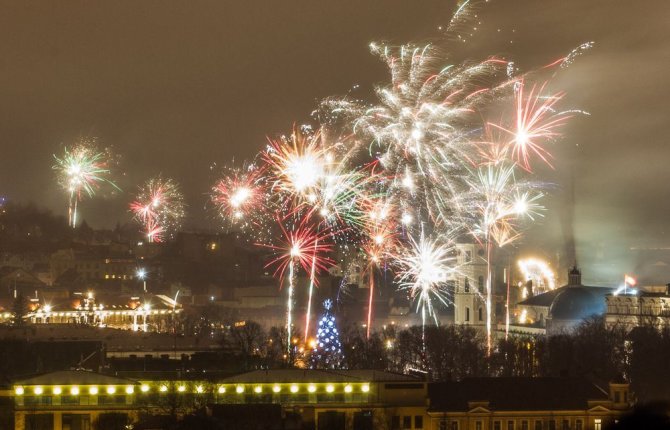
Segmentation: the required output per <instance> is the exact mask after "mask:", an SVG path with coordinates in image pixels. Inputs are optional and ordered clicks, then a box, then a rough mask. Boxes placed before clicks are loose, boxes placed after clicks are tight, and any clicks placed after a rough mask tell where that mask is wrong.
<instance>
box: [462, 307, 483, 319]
mask: <svg viewBox="0 0 670 430" xmlns="http://www.w3.org/2000/svg"><path fill="white" fill-rule="evenodd" d="M477 314H478V315H477V316H478V318H479V321H484V309H483V308H479V309H478V310H477ZM465 321H470V308H465Z"/></svg>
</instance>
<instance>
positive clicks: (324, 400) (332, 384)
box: [7, 369, 430, 430]
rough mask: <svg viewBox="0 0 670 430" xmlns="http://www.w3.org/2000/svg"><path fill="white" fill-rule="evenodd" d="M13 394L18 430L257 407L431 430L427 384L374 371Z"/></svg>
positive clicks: (348, 422) (121, 383) (356, 425)
mask: <svg viewBox="0 0 670 430" xmlns="http://www.w3.org/2000/svg"><path fill="white" fill-rule="evenodd" d="M7 394H8V395H10V396H12V397H13V398H14V404H15V429H16V430H24V429H31V430H52V429H53V430H63V429H65V428H70V429H74V428H78V429H87V428H88V429H90V428H92V427H91V423H94V422H95V421H96V420H98V419H100V417H101V416H102V415H104V414H110V413H117V414H124V415H125V416H126V417H127V418H128V419H129V420H130V421H136V420H137V418H138V416H139V414H140V412H144V413H155V414H160V413H164V411H165V410H166V409H170V408H172V410H175V411H178V412H179V413H186V412H188V411H193V410H195V409H198V408H201V407H204V406H207V408H208V409H209V410H210V411H213V412H214V413H216V410H217V409H220V408H221V407H228V408H231V407H233V406H238V407H240V408H248V406H249V405H256V406H257V408H258V409H259V410H261V409H263V407H264V405H280V406H281V408H282V410H284V411H285V412H286V413H287V414H298V415H299V419H300V421H301V422H302V423H303V424H304V425H306V426H307V427H312V426H313V427H312V428H316V429H326V428H328V429H338V430H339V429H341V430H345V429H374V428H380V426H382V428H383V427H386V428H393V427H394V423H398V425H397V426H395V428H398V429H400V428H401V426H400V423H406V422H410V423H411V426H410V427H409V428H412V429H417V430H420V429H428V428H430V427H429V421H428V416H427V411H426V404H427V397H426V395H427V384H426V383H425V382H423V381H421V380H417V379H415V378H412V377H410V376H406V375H400V374H394V373H388V372H380V371H372V370H360V371H358V370H349V371H347V370H342V371H325V370H296V369H285V370H259V371H254V372H248V373H243V374H241V375H237V376H233V377H229V378H224V379H221V380H217V381H205V380H201V381H199V380H130V379H125V378H117V377H111V376H106V375H101V374H97V373H94V372H88V371H83V370H76V371H63V372H53V373H49V374H45V375H40V376H37V377H34V378H28V379H23V380H19V381H16V382H15V383H14V384H13V386H12V389H11V390H10V391H9V392H7ZM210 413H212V412H210ZM287 414H285V415H287ZM75 422H76V423H77V424H76V425H74V424H72V423H75ZM297 428H300V427H297ZM402 428H405V427H402Z"/></svg>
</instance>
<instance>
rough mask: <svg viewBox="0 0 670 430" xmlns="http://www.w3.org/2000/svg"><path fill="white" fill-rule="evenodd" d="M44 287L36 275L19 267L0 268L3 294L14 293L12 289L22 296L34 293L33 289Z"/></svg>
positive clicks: (0, 284)
mask: <svg viewBox="0 0 670 430" xmlns="http://www.w3.org/2000/svg"><path fill="white" fill-rule="evenodd" d="M44 287H46V284H45V283H44V282H42V281H41V280H40V279H39V278H38V277H37V276H35V275H34V274H33V273H31V272H29V271H28V270H26V269H23V268H20V267H11V266H5V267H2V268H0V288H2V293H3V294H5V295H6V294H9V295H14V290H16V292H17V293H20V294H23V295H24V296H29V295H34V294H35V290H41V289H42V288H44Z"/></svg>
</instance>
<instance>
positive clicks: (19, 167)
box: [0, 0, 670, 282]
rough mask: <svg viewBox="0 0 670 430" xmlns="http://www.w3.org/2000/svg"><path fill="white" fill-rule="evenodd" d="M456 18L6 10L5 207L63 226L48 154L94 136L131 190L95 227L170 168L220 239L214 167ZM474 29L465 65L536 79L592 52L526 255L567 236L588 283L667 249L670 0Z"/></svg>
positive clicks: (513, 7)
mask: <svg viewBox="0 0 670 430" xmlns="http://www.w3.org/2000/svg"><path fill="white" fill-rule="evenodd" d="M453 8H454V4H453V2H451V1H447V0H441V1H436V0H421V1H419V0H417V1H407V0H365V1H361V0H338V1H329V2H326V1H314V0H311V1H307V0H305V1H293V0H286V1H268V0H266V1H259V0H243V1H222V0H218V1H215V0H212V1H199V0H190V1H180V2H177V1H165V0H161V1H138V0H131V1H113V2H112V1H107V2H102V1H83V0H82V1H62V2H25V1H20V0H16V1H10V2H8V1H0V11H1V12H0V142H1V143H0V145H1V148H2V152H1V153H0V194H3V195H5V196H6V197H7V198H9V199H10V200H16V201H24V202H25V201H35V202H38V203H39V204H40V205H43V206H46V207H48V208H49V209H51V210H53V211H54V212H57V213H62V214H65V213H66V199H65V196H64V195H63V193H62V192H61V191H60V189H59V188H58V186H57V184H56V182H55V176H54V172H53V171H52V169H51V165H52V164H53V158H52V154H53V153H55V152H59V151H60V150H61V145H62V144H67V143H70V142H72V141H73V140H74V139H76V138H77V137H78V136H82V135H93V136H97V137H98V138H99V139H100V141H101V143H102V144H103V145H105V146H109V145H111V146H113V148H114V150H115V151H116V152H117V153H119V154H120V155H121V156H122V159H121V172H122V175H123V176H120V177H119V178H118V183H119V185H120V186H121V188H123V189H124V191H126V193H125V194H120V195H116V196H108V197H104V198H99V199H96V200H86V201H84V203H83V204H82V205H81V206H80V208H81V211H82V216H83V218H84V219H86V220H87V222H88V223H89V224H91V225H93V226H96V227H105V226H113V225H114V224H115V223H116V222H117V221H121V222H126V221H128V220H129V219H130V214H128V212H127V210H126V208H127V203H128V201H129V199H130V194H129V193H133V192H134V191H135V189H136V186H137V184H139V183H141V182H143V181H144V180H146V179H148V178H149V177H151V176H155V175H156V174H158V173H162V174H163V175H165V176H169V177H172V178H174V179H176V180H177V181H179V182H180V183H181V184H182V186H183V190H184V192H185V194H186V196H187V201H188V203H189V207H190V214H191V216H190V218H189V221H188V225H189V226H191V227H199V228H204V227H213V226H214V225H215V223H214V221H213V216H212V214H211V213H209V214H208V213H207V212H205V211H204V210H203V207H204V205H205V202H206V195H205V194H206V193H207V192H208V188H209V186H210V185H211V184H212V182H213V180H214V179H215V173H216V172H215V171H212V170H210V167H211V166H212V165H213V163H217V164H218V165H222V164H226V163H230V161H231V160H232V159H235V160H236V161H241V160H243V159H248V158H250V157H251V156H253V155H254V154H255V153H256V152H257V151H258V150H259V149H261V148H262V147H263V146H264V145H265V136H267V135H274V134H276V133H278V132H283V131H287V130H289V129H290V127H291V125H292V124H293V122H296V121H297V122H298V123H303V122H307V121H309V120H310V116H309V115H310V112H311V111H312V110H313V109H314V107H315V106H316V104H317V103H318V101H319V100H320V99H322V98H324V97H326V96H329V95H342V94H345V93H347V92H348V91H349V90H350V89H351V88H352V86H354V85H360V90H358V92H357V93H356V95H357V96H358V97H362V98H367V97H369V96H370V94H371V92H372V88H373V86H374V84H375V83H377V82H383V81H385V80H386V78H387V76H386V70H385V66H384V64H382V63H381V62H380V61H379V60H378V59H377V58H376V57H375V56H373V55H371V54H370V53H369V51H368V44H369V42H371V41H374V40H386V41H390V42H393V43H397V44H400V43H403V42H408V41H421V40H424V39H426V38H434V37H436V36H438V34H439V33H438V31H437V27H438V26H439V25H442V24H445V23H446V22H447V21H448V20H449V18H450V16H451V13H452V11H453ZM480 18H481V21H482V25H481V27H480V28H479V29H478V30H477V32H476V33H475V36H474V37H473V38H472V40H471V41H470V43H469V46H468V48H467V51H466V53H467V54H468V55H469V56H471V57H472V58H473V59H481V58H483V57H485V56H488V55H491V54H498V55H502V56H505V57H509V58H513V59H515V60H516V61H517V65H519V66H520V67H521V68H522V69H531V68H534V67H536V66H541V65H544V64H547V63H549V62H551V61H552V60H554V59H556V58H558V57H560V56H562V55H565V53H567V52H568V51H570V50H571V49H572V48H574V47H575V46H577V45H579V44H580V43H582V42H585V41H590V40H593V41H595V43H596V45H595V47H594V48H593V49H592V50H590V51H589V52H588V53H587V54H585V55H583V56H582V57H580V58H579V59H578V60H577V61H576V63H575V64H574V65H573V66H572V67H571V68H570V69H568V70H565V71H562V72H561V73H560V74H559V75H558V76H557V77H556V79H555V80H554V81H553V83H552V88H554V89H564V90H566V91H567V93H568V95H567V97H566V98H565V105H569V106H572V107H576V108H580V109H584V110H586V111H588V112H590V113H591V115H590V116H588V117H586V116H585V117H579V118H576V119H574V120H572V121H571V122H570V124H569V126H568V127H566V128H565V138H564V139H563V140H562V141H560V142H559V143H557V144H556V146H555V148H553V152H554V154H555V155H556V158H557V159H556V170H555V171H546V172H544V171H543V172H541V174H542V177H543V179H545V180H546V181H547V182H550V183H551V184H553V185H552V186H551V194H552V196H551V197H550V199H548V201H547V206H548V208H549V211H548V213H547V216H546V218H545V219H544V220H543V221H542V222H541V223H540V224H539V225H537V226H535V227H533V229H532V230H531V231H529V232H528V234H527V236H526V237H527V238H526V240H525V242H524V243H523V244H521V245H520V246H523V247H526V248H529V249H534V250H536V251H542V252H544V253H545V255H547V256H552V255H553V254H555V253H556V252H562V253H564V255H565V251H564V250H565V249H566V243H567V244H569V243H570V240H571V238H572V237H573V235H574V238H575V242H576V245H577V259H578V261H579V262H580V264H582V265H586V266H588V265H591V266H592V273H591V274H590V276H591V278H592V279H595V278H599V277H600V278H602V277H608V276H610V277H611V276H613V274H615V273H622V272H623V271H628V270H638V271H639V270H642V269H641V268H640V266H639V263H640V262H639V261H636V260H635V258H634V257H633V256H631V255H632V254H630V253H629V252H627V251H626V250H627V249H628V248H630V247H669V246H670V240H668V238H669V237H670V235H669V233H670V232H669V231H668V213H669V211H670V203H668V197H669V194H670V193H668V192H667V190H668V187H669V185H668V184H669V183H670V169H668V166H667V163H668V161H669V160H670V146H669V145H668V138H667V136H668V134H669V133H668V131H670V125H668V121H669V120H670V103H668V100H670V85H669V84H668V73H669V72H670V37H669V36H668V26H669V23H670V2H668V1H667V0H657V1H636V2H633V1H622V0H589V1H585V0H542V1H538V0H534V1H522V0H518V1H517V0H507V1H505V0H497V1H493V2H492V3H490V4H488V5H487V6H486V7H485V8H484V9H483V10H482V11H481V13H480ZM498 30H500V31H498ZM573 189H574V193H573ZM573 194H574V198H573ZM567 247H568V248H569V246H567ZM568 255H569V252H568ZM601 266H602V267H601ZM598 267H600V268H598ZM598 270H602V271H603V273H602V274H601V273H597V274H596V272H597V271H598ZM585 277H586V278H587V279H589V274H585ZM600 278H599V279H600ZM655 281H656V282H668V281H670V279H658V280H655Z"/></svg>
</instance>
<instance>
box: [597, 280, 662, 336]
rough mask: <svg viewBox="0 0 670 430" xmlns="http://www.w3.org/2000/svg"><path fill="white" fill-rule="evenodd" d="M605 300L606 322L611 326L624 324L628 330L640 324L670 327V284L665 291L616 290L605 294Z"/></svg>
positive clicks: (660, 327)
mask: <svg viewBox="0 0 670 430" xmlns="http://www.w3.org/2000/svg"><path fill="white" fill-rule="evenodd" d="M605 302H606V306H607V311H606V313H605V323H606V324H607V325H608V326H610V327H613V326H623V327H625V328H626V329H627V330H632V329H633V328H635V327H640V326H651V327H656V328H659V329H662V328H667V327H670V284H668V285H667V286H666V287H665V291H656V292H654V291H644V290H634V289H631V290H628V291H627V292H621V293H618V294H617V293H616V292H615V293H612V294H608V295H607V296H605Z"/></svg>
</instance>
